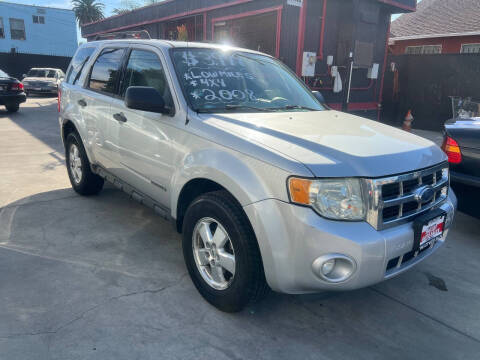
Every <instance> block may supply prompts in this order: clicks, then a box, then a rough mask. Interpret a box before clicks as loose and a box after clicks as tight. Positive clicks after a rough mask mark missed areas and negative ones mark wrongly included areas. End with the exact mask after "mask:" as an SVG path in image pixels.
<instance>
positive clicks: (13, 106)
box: [5, 104, 20, 113]
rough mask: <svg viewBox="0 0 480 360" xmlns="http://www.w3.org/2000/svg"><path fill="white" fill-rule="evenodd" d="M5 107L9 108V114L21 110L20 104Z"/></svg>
mask: <svg viewBox="0 0 480 360" xmlns="http://www.w3.org/2000/svg"><path fill="white" fill-rule="evenodd" d="M5 107H6V108H7V111H8V112H9V113H14V112H17V111H18V109H20V104H14V105H5Z"/></svg>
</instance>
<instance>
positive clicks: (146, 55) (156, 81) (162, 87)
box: [120, 50, 173, 107]
mask: <svg viewBox="0 0 480 360" xmlns="http://www.w3.org/2000/svg"><path fill="white" fill-rule="evenodd" d="M130 86H149V87H153V88H154V89H156V90H157V91H158V92H159V93H160V95H162V96H163V98H164V100H165V104H166V106H167V107H173V101H172V95H171V93H170V88H169V86H168V82H167V79H166V78H165V72H164V70H163V66H162V63H161V61H160V59H159V58H158V56H157V55H156V54H155V53H153V52H151V51H145V50H132V52H131V53H130V57H129V59H128V63H127V67H126V69H125V76H124V79H123V82H122V89H121V93H120V95H121V96H122V97H124V96H125V93H126V91H127V89H128V87H130Z"/></svg>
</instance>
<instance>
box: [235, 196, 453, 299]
mask: <svg viewBox="0 0 480 360" xmlns="http://www.w3.org/2000/svg"><path fill="white" fill-rule="evenodd" d="M456 206H457V199H456V196H455V194H454V193H453V191H451V189H450V191H449V194H448V197H447V198H446V200H445V201H443V203H441V204H439V205H438V206H435V208H434V209H430V210H429V212H430V211H434V210H436V209H441V210H443V211H444V212H445V214H446V220H445V227H444V233H443V236H442V237H441V238H439V239H437V241H435V242H434V243H432V244H431V245H430V246H428V247H426V248H425V249H423V250H422V251H418V250H417V251H412V249H413V248H414V228H413V222H408V223H404V224H400V225H396V226H394V227H390V228H387V229H384V230H376V229H375V228H374V227H373V226H372V225H370V224H368V223H367V222H342V221H333V220H328V219H325V218H322V217H321V216H319V215H318V214H317V213H315V212H314V211H313V210H312V209H311V208H307V207H301V206H296V205H293V204H290V203H286V202H283V201H279V200H275V199H268V200H264V201H260V202H256V203H254V204H250V205H247V206H245V207H244V210H245V212H246V214H247V216H248V218H249V219H250V222H251V224H252V227H253V229H254V231H255V234H256V236H257V240H258V243H259V247H260V252H261V254H262V259H263V265H264V269H265V276H266V279H267V282H268V284H269V285H270V287H271V288H272V289H273V290H275V291H279V292H284V293H291V294H299V293H311V292H318V291H322V290H327V291H335V290H339V291H341V290H353V289H358V288H362V287H366V286H369V285H373V284H375V283H378V282H381V281H383V280H386V279H389V278H392V277H394V276H396V275H398V274H400V273H402V272H404V271H406V270H407V269H409V268H411V267H412V266H414V265H415V264H418V263H419V262H420V261H422V260H424V259H426V258H427V257H428V256H430V255H431V254H433V253H434V252H435V251H436V250H437V249H438V248H439V247H440V246H441V245H442V244H443V243H444V242H445V240H446V237H447V235H448V232H449V228H450V226H451V224H452V222H453V216H454V213H455V209H456ZM429 212H427V213H429ZM327 260H334V261H332V262H330V263H329V264H330V265H332V266H333V264H335V265H334V266H335V267H336V268H335V269H334V270H333V272H332V273H333V274H335V276H334V277H333V278H332V279H329V278H328V277H324V276H323V275H322V266H324V264H325V262H327ZM326 266H327V267H328V266H329V265H328V264H327V265H326ZM327 270H328V269H327Z"/></svg>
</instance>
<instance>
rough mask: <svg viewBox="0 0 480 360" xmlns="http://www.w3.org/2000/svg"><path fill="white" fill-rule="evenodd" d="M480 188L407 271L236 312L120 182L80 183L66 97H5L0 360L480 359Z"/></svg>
mask: <svg viewBox="0 0 480 360" xmlns="http://www.w3.org/2000/svg"><path fill="white" fill-rule="evenodd" d="M475 197H476V198H478V190H472V189H470V190H467V195H466V198H468V199H470V200H469V201H471V202H472V203H471V204H470V203H468V201H467V202H465V201H464V200H462V198H460V203H461V204H466V205H465V206H466V209H465V211H466V212H467V213H469V214H470V215H468V214H466V213H465V212H459V213H458V214H457V216H456V220H455V225H454V228H453V230H452V231H451V233H450V235H449V238H448V240H447V243H446V244H445V246H443V247H442V248H441V249H440V250H439V251H438V252H437V253H436V254H434V255H433V256H431V257H430V258H428V259H427V260H426V261H425V262H423V263H421V264H419V265H418V266H416V267H415V268H414V269H412V270H410V271H408V272H407V273H405V274H403V275H400V276H398V277H396V278H394V279H392V280H389V281H387V282H384V283H381V284H379V285H376V286H373V287H370V288H366V289H362V290H358V291H353V292H344V293H322V294H315V295H301V296H299V295H297V296H293V295H282V294H277V293H271V294H270V295H269V296H268V297H267V299H265V301H263V302H262V303H260V304H257V305H254V306H252V307H249V308H248V309H246V310H245V311H243V312H241V313H238V314H225V313H222V312H220V311H217V310H216V309H215V308H213V307H212V306H210V305H209V304H208V303H206V302H205V301H204V300H203V299H202V298H201V296H200V295H199V294H198V292H197V291H196V289H195V288H194V286H193V284H192V282H191V281H190V278H189V277H188V275H187V273H186V268H185V265H184V263H183V257H182V253H181V243H180V236H179V235H178V234H177V233H176V232H174V230H173V229H172V227H171V226H170V224H169V223H168V222H166V221H164V220H162V219H161V218H159V217H158V216H157V215H155V214H154V213H153V211H151V210H150V209H148V208H145V207H144V206H142V205H140V204H138V203H136V202H135V201H133V200H131V199H129V198H128V196H126V195H124V194H123V193H122V192H120V191H118V190H116V189H115V188H113V187H111V186H107V187H106V188H105V190H104V191H102V192H101V193H100V195H98V196H94V197H88V198H86V197H80V196H78V195H77V194H76V193H74V192H73V191H72V190H71V188H70V184H69V182H68V177H67V172H66V169H65V161H64V153H63V148H62V144H61V139H60V135H59V127H58V120H57V111H56V99H55V98H46V97H35V98H29V99H28V102H27V103H26V104H24V105H23V106H22V107H21V109H20V111H19V112H18V113H16V114H7V113H6V112H5V111H3V108H2V109H0V304H1V306H0V359H8V360H21V359H28V360H31V359H62V360H65V359H68V360H73V359H102V360H108V359H115V360H120V359H128V360H131V359H207V358H210V359H217V360H221V359H289V360H290V359H302V360H304V359H342V360H344V359H368V360H372V359H387V358H388V359H390V360H392V359H402V360H405V359H449V360H450V359H479V357H480V355H479V354H480V280H479V274H480V261H479V259H480V220H479V219H478V218H476V217H475V216H478V210H476V209H475V208H478V205H476V204H478V202H476V203H475V200H471V199H475ZM479 200H480V199H479ZM462 206H463V205H462ZM476 211H477V213H476ZM471 215H474V216H471Z"/></svg>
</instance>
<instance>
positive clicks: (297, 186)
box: [288, 178, 312, 205]
mask: <svg viewBox="0 0 480 360" xmlns="http://www.w3.org/2000/svg"><path fill="white" fill-rule="evenodd" d="M311 184H312V180H308V179H300V178H290V180H289V181H288V189H289V190H290V197H291V200H292V201H293V202H295V203H297V204H303V205H310V185H311Z"/></svg>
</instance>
